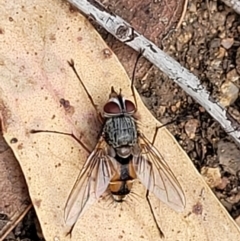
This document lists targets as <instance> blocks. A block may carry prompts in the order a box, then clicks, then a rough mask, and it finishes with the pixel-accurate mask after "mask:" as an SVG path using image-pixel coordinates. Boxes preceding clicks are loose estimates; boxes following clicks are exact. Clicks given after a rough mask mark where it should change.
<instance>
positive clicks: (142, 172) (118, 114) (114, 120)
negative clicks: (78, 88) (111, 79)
mask: <svg viewBox="0 0 240 241" xmlns="http://www.w3.org/2000/svg"><path fill="white" fill-rule="evenodd" d="M139 58H140V55H139V57H138V59H139ZM138 59H137V61H138ZM137 61H136V64H137ZM68 63H69V65H70V67H71V68H72V69H73V71H74V72H75V74H76V76H77V78H78V79H79V81H80V83H81V85H82V86H83V88H84V90H85V91H86V93H87V95H88V98H89V99H90V101H91V103H92V105H93V107H94V108H95V110H96V111H97V112H98V110H97V108H96V105H95V103H94V101H93V99H92V97H91V95H90V94H89V92H88V90H87V89H86V87H85V86H84V84H83V82H82V80H81V78H80V77H79V75H78V73H77V71H76V69H75V66H74V62H73V60H72V61H70V62H68ZM136 64H135V67H134V71H133V78H132V82H131V89H132V93H133V97H134V102H135V103H133V102H132V101H130V100H127V99H125V98H124V96H123V95H122V93H121V90H120V92H119V93H117V92H116V91H115V90H114V88H113V87H112V88H111V93H110V95H109V99H108V101H107V103H106V104H105V105H104V107H103V116H102V123H103V127H102V133H101V136H100V138H99V140H98V143H97V144H96V146H95V148H94V150H93V151H92V152H91V153H90V155H89V157H88V158H87V160H86V162H85V163H84V165H83V168H82V170H81V172H80V175H79V177H78V179H77V181H76V182H75V184H74V186H73V188H72V190H71V193H70V195H69V197H68V199H67V202H66V206H65V212H64V219H65V222H66V224H67V225H69V226H72V228H73V227H74V225H75V223H76V222H77V220H78V218H80V217H81V216H82V214H83V213H84V212H85V211H86V209H87V207H89V205H92V204H93V203H94V202H95V201H96V200H98V199H99V198H100V197H101V196H102V195H103V194H104V193H105V192H106V191H107V190H108V191H109V192H110V193H111V195H112V197H113V199H114V200H115V201H116V202H123V201H124V200H125V198H126V196H127V195H129V194H130V193H131V189H132V185H133V182H134V180H135V179H136V178H138V179H139V180H140V181H141V183H142V184H143V185H144V186H145V188H146V190H147V191H146V200H147V202H148V205H149V208H150V211H151V213H152V215H153V218H154V221H155V223H156V226H157V229H158V230H159V233H160V236H161V237H163V236H164V235H163V232H162V230H161V228H160V227H159V225H158V223H157V220H156V218H155V215H154V212H153V209H152V206H151V202H150V199H149V192H152V193H153V194H154V195H155V196H156V197H157V198H158V199H160V200H161V201H163V202H164V203H166V204H167V205H168V206H169V207H171V208H172V209H174V210H176V211H182V210H183V209H184V207H185V196H184V193H183V190H182V188H181V186H180V184H179V182H178V181H177V179H176V177H175V176H174V174H173V172H172V171H171V169H170V168H169V166H168V164H167V162H166V161H165V160H164V158H163V156H162V155H161V154H160V152H159V151H158V150H157V149H156V148H155V147H154V141H155V138H156V135H157V131H158V129H159V127H157V128H156V131H155V134H154V138H153V141H152V142H150V141H149V140H148V139H147V138H146V137H145V135H144V134H143V133H142V132H141V131H140V129H139V127H138V125H137V120H136V118H135V117H134V114H135V113H136V112H137V102H136V96H135V92H134V86H133V80H134V74H135V69H136ZM37 132H52V133H60V134H67V135H70V136H72V137H74V139H75V140H77V141H78V142H79V143H80V145H82V147H83V148H84V149H85V150H88V149H87V147H86V146H85V145H84V144H83V143H82V142H81V140H78V139H77V138H76V137H75V136H73V134H68V133H62V132H54V131H41V130H32V133H37ZM72 228H71V231H72ZM71 231H70V233H71Z"/></svg>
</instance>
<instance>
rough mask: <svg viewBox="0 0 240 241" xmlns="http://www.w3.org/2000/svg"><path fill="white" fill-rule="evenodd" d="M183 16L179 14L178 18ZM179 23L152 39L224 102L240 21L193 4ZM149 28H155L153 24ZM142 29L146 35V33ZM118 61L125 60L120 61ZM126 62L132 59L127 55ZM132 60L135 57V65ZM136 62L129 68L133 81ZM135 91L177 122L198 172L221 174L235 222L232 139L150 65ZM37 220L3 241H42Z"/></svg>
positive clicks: (237, 56)
mask: <svg viewBox="0 0 240 241" xmlns="http://www.w3.org/2000/svg"><path fill="white" fill-rule="evenodd" d="M104 2H105V3H104V4H107V3H106V1H104ZM160 2H161V1H160ZM163 2H166V1H163ZM113 10H114V9H112V11H113ZM160 10H161V9H160ZM175 10H176V9H175ZM124 11H125V12H124ZM127 11H128V10H127V9H126V8H122V10H121V8H120V7H119V6H118V11H117V14H118V15H120V16H125V15H126V16H128V15H129V14H128V12H127ZM180 15H181V14H179V9H178V15H177V16H178V19H179V18H180ZM134 21H135V24H139V23H138V22H137V21H136V19H135V20H134ZM177 23H178V21H177V20H176V18H175V20H174V21H173V20H172V22H171V26H168V28H167V29H166V30H164V34H161V35H156V36H154V41H155V42H156V43H157V44H158V45H159V46H161V47H162V49H163V50H164V51H165V52H167V53H168V54H170V55H171V56H172V57H174V58H175V59H176V60H177V61H179V62H180V64H181V65H183V66H184V67H186V68H187V69H189V70H190V71H191V72H193V73H194V74H195V75H196V76H197V77H198V78H199V79H200V80H201V82H202V84H203V85H204V86H205V87H206V88H207V90H208V91H210V93H211V95H212V96H213V97H214V98H215V99H216V100H221V98H222V96H223V90H222V86H223V84H224V83H225V82H226V81H231V83H233V84H234V85H235V86H236V87H237V89H238V88H239V87H240V78H239V76H240V16H239V15H238V14H236V13H235V12H234V11H233V10H232V9H230V8H229V7H227V6H226V5H224V3H222V2H221V1H210V0H209V1H207V0H206V1H201V0H193V1H190V2H189V4H188V9H187V12H186V15H185V17H184V21H183V22H182V25H181V27H180V28H179V29H178V30H177V31H172V29H173V28H174V26H175V27H176V25H177ZM151 26H153V29H154V25H151ZM98 29H99V28H98ZM140 30H142V31H146V29H144V28H142V29H140ZM101 33H102V36H103V37H104V38H105V39H106V41H107V42H108V44H109V45H110V46H111V47H113V49H114V44H115V43H116V42H117V41H116V40H114V39H113V38H111V37H110V36H109V35H108V34H107V33H106V32H104V31H103V30H101ZM119 46H120V47H119ZM121 46H123V45H118V47H117V48H116V49H117V50H116V52H117V53H120V52H121V48H123V47H121ZM128 51H130V50H128ZM119 57H120V59H121V56H119ZM125 58H126V59H128V58H127V57H126V56H125ZM134 59H135V57H134V56H133V57H132V58H131V60H132V61H134ZM128 60H129V59H128ZM132 63H133V62H131V64H129V66H128V68H127V71H128V73H129V74H130V76H131V72H132V69H133V68H132V66H133V65H132ZM123 64H124V63H123ZM135 86H136V87H137V90H138V92H139V93H140V95H141V97H142V100H143V101H144V103H145V104H146V106H147V107H148V108H149V109H150V110H151V111H152V113H153V115H154V116H155V117H156V118H157V119H158V120H159V121H160V122H162V123H168V122H170V121H172V120H176V121H175V122H174V124H171V125H168V127H167V128H168V129H169V131H170V132H171V133H172V134H173V135H174V137H175V138H176V140H177V141H178V142H179V144H180V145H181V146H182V148H183V149H184V150H185V151H186V153H187V154H188V155H189V157H190V158H191V160H192V161H193V163H194V165H195V166H196V168H197V169H198V170H199V171H200V172H201V170H202V169H203V168H206V167H207V168H217V169H218V170H219V172H220V183H219V182H218V185H217V186H215V187H213V188H212V189H213V191H214V192H215V193H216V195H217V197H218V198H219V200H220V201H221V202H222V204H223V205H224V206H225V207H226V209H227V210H228V211H229V213H230V214H231V216H232V217H233V218H234V219H236V218H237V217H239V215H240V195H239V193H240V192H239V190H240V172H239V170H240V163H239V161H238V159H237V157H239V155H238V153H239V150H238V148H237V147H236V145H235V144H234V143H233V142H232V140H231V139H229V137H228V134H227V133H225V132H224V131H223V130H222V129H221V127H220V125H219V124H218V123H217V122H216V121H215V120H214V119H213V118H212V117H211V116H210V115H209V114H208V113H207V112H206V111H205V110H204V109H203V108H202V107H201V106H200V105H199V104H198V103H196V102H195V101H194V100H193V99H192V98H191V97H190V96H187V95H186V94H185V93H184V92H183V90H182V89H181V88H180V87H178V86H177V85H176V84H175V83H173V81H171V80H170V79H169V78H168V77H167V76H166V75H164V74H163V73H161V72H160V71H159V70H158V69H157V68H155V67H154V66H151V65H150V64H149V63H147V64H146V65H144V64H143V62H140V64H139V69H138V75H137V79H136V81H135ZM239 100H240V99H239V96H237V99H236V100H234V101H231V104H230V105H229V106H227V109H228V111H229V113H231V114H232V115H233V116H234V118H235V119H236V120H238V122H239V121H240V113H239V107H240V101H239ZM219 143H221V147H222V146H223V145H222V144H223V143H224V151H223V152H227V151H229V150H231V153H232V156H231V158H233V159H234V160H235V166H234V167H233V168H232V169H233V170H235V172H234V171H229V168H228V167H229V166H228V164H226V163H228V162H227V161H224V160H223V158H225V159H226V158H227V155H225V156H222V153H223V152H221V151H219V150H220V149H219V148H220V146H219V145H220V144H219ZM219 160H221V162H220V161H219ZM220 163H221V164H220ZM238 168H239V169H238ZM232 169H231V170H232ZM214 173H216V172H215V171H214ZM4 218H6V217H0V220H4ZM35 219H36V215H35V214H34V213H33V212H31V213H30V214H29V215H27V216H26V217H25V219H24V220H23V221H22V222H21V223H20V224H19V225H18V226H17V227H16V228H15V229H14V230H13V232H12V233H11V235H10V236H8V238H6V239H5V240H42V239H41V237H38V236H37V231H36V230H37V229H36V225H35V221H34V220H35ZM19 230H20V231H19Z"/></svg>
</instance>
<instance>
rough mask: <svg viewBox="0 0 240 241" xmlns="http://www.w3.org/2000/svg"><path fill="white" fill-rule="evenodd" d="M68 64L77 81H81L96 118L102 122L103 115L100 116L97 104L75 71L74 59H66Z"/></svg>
mask: <svg viewBox="0 0 240 241" xmlns="http://www.w3.org/2000/svg"><path fill="white" fill-rule="evenodd" d="M68 64H69V66H70V67H71V68H72V70H73V72H74V73H75V75H76V76H77V78H78V80H79V82H80V83H81V85H82V87H83V89H84V90H85V92H86V94H87V96H88V99H89V100H90V102H91V104H92V106H93V108H94V109H95V111H96V113H97V116H98V119H99V121H100V122H101V124H102V123H103V117H102V115H101V113H100V112H99V111H98V108H97V105H96V104H95V103H94V100H93V98H92V96H91V95H90V93H89V92H88V90H87V88H86V86H85V85H84V83H83V81H82V79H81V78H80V76H79V74H78V72H77V70H76V68H75V64H74V61H73V60H72V59H71V60H70V61H68Z"/></svg>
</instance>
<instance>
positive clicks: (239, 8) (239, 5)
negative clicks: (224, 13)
mask: <svg viewBox="0 0 240 241" xmlns="http://www.w3.org/2000/svg"><path fill="white" fill-rule="evenodd" d="M222 2H224V3H225V4H226V5H227V6H228V7H230V8H232V9H233V10H234V11H235V12H236V13H238V14H240V0H222Z"/></svg>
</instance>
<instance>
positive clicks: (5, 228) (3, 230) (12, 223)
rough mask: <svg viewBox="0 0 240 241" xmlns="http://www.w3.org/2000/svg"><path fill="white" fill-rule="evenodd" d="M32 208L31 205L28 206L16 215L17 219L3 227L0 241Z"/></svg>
mask: <svg viewBox="0 0 240 241" xmlns="http://www.w3.org/2000/svg"><path fill="white" fill-rule="evenodd" d="M31 208H32V204H29V205H28V206H27V207H26V209H25V210H24V211H22V213H20V215H18V217H17V218H13V220H12V221H10V222H9V223H8V224H6V225H5V226H4V228H3V229H2V230H1V232H0V241H3V240H4V239H5V238H6V237H7V236H8V234H9V233H10V232H11V231H12V230H13V229H14V228H15V227H16V226H17V225H18V223H19V222H20V221H21V220H22V219H23V218H24V217H25V216H26V214H27V213H28V212H29V210H30V209H31Z"/></svg>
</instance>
